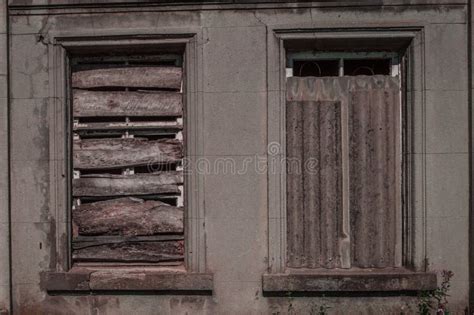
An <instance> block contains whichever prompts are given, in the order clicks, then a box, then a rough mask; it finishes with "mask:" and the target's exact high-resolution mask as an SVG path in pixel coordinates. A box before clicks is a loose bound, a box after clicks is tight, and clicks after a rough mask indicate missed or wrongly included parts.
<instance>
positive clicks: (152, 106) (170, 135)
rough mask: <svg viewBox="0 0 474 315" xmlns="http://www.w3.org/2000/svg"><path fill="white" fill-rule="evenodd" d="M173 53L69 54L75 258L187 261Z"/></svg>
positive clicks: (177, 70)
mask: <svg viewBox="0 0 474 315" xmlns="http://www.w3.org/2000/svg"><path fill="white" fill-rule="evenodd" d="M179 59H180V58H179V57H176V56H174V57H173V56H145V57H140V56H123V57H108V58H99V57H97V58H93V57H90V58H82V59H81V58H77V59H73V65H72V80H71V87H72V90H71V94H72V116H73V117H72V119H73V139H72V142H73V145H72V160H73V168H74V176H73V180H72V195H73V205H72V221H73V238H72V260H73V263H76V264H78V263H81V264H90V263H97V262H100V263H114V264H117V263H118V264H124V263H125V264H157V265H179V264H182V263H183V262H184V226H183V216H184V211H183V183H184V181H183V171H182V158H183V131H182V126H183V97H182V82H183V69H182V67H181V64H180V62H179Z"/></svg>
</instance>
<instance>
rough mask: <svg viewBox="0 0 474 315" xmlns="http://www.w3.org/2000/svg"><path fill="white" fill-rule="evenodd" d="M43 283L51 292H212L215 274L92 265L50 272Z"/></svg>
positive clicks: (203, 293)
mask: <svg viewBox="0 0 474 315" xmlns="http://www.w3.org/2000/svg"><path fill="white" fill-rule="evenodd" d="M42 286H43V288H44V289H45V290H46V291H48V292H49V293H61V292H77V293H100V292H108V293H110V292H115V291H117V292H126V291H148V292H156V293H158V294H159V293H160V292H161V293H162V294H163V293H169V294H174V293H175V294H180V293H181V294H183V293H186V294H199V295H205V294H212V290H213V275H212V274H209V273H190V272H186V271H181V270H179V271H176V270H157V269H155V268H140V269H138V268H116V269H111V268H108V269H89V268H72V269H71V270H70V271H68V272H47V273H45V274H44V275H43V277H42Z"/></svg>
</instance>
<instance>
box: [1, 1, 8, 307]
mask: <svg viewBox="0 0 474 315" xmlns="http://www.w3.org/2000/svg"><path fill="white" fill-rule="evenodd" d="M7 22H8V21H7V1H6V0H1V1H0V253H1V254H0V312H1V311H2V309H3V310H9V309H10V261H9V251H10V250H9V223H8V221H9V216H8V98H7V96H8V93H7V91H8V85H7V74H8V66H7V49H8V43H7Z"/></svg>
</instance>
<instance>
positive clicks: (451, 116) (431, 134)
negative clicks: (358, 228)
mask: <svg viewBox="0 0 474 315" xmlns="http://www.w3.org/2000/svg"><path fill="white" fill-rule="evenodd" d="M37 2H38V1H36V2H35V3H37ZM444 2H446V1H444ZM12 3H13V4H15V1H12ZM306 6H308V5H306ZM61 10H62V9H58V10H57V11H55V14H54V15H47V13H48V12H47V11H44V10H43V11H40V12H41V13H42V14H40V15H29V14H28V12H23V13H24V14H19V13H20V12H19V11H12V12H11V13H12V16H11V19H10V27H11V46H10V49H11V50H10V51H11V65H10V70H11V82H12V83H11V90H10V92H11V119H12V122H13V123H12V126H11V139H12V146H11V154H12V160H11V164H12V165H11V172H12V178H11V185H12V186H11V187H12V190H13V191H12V200H11V203H12V208H11V211H12V212H11V214H12V260H13V266H14V268H13V303H14V309H15V311H16V313H18V314H30V313H48V314H55V313H58V314H64V313H69V314H74V313H76V314H79V313H81V314H82V313H88V312H89V313H94V314H97V313H100V314H129V313H133V314H151V313H159V314H181V313H193V314H201V313H208V314H269V313H275V314H278V313H288V312H291V311H292V310H294V311H295V312H296V313H298V314H300V313H309V312H310V311H311V310H312V309H318V308H319V306H321V305H326V306H330V307H331V310H330V313H334V314H346V313H347V310H348V308H350V310H351V312H352V313H363V314H382V313H383V314H390V313H393V314H399V313H400V312H401V311H404V312H407V313H413V312H414V310H415V308H416V299H415V298H412V297H396V296H395V297H324V298H322V297H311V298H310V297H294V298H291V299H290V298H281V297H264V296H262V289H261V276H262V274H263V273H265V272H266V271H267V267H268V262H267V257H268V241H269V240H268V225H267V216H268V200H267V175H266V174H265V173H261V172H259V171H257V170H255V168H253V167H250V168H249V169H250V170H249V171H247V172H246V173H245V174H241V175H232V174H222V173H216V174H209V175H206V176H205V183H204V187H202V189H203V190H204V201H205V214H206V217H205V225H206V235H207V269H208V270H209V271H210V272H213V273H214V294H213V295H212V296H187V295H176V296H172V295H106V296H70V295H59V296H51V295H48V294H46V293H45V292H44V291H43V290H42V289H41V286H40V273H41V272H43V271H47V270H49V269H50V268H52V267H54V266H53V265H52V264H51V261H52V260H53V259H54V255H55V254H54V252H55V242H56V241H58V239H59V238H60V237H61V235H56V233H55V230H54V228H55V226H56V222H55V218H56V213H54V211H53V210H52V209H50V206H49V205H50V202H51V200H50V198H51V196H52V194H51V191H52V189H53V188H52V187H51V185H50V179H49V174H50V169H49V167H50V164H49V159H50V151H49V150H50V139H51V134H52V133H53V134H54V130H51V129H50V121H51V119H52V117H53V116H54V110H53V109H54V108H53V107H52V105H51V104H52V102H50V100H49V99H48V97H49V93H48V91H49V88H50V84H51V82H49V76H48V66H50V65H49V62H50V60H49V59H48V46H47V45H45V42H47V37H48V34H52V33H53V32H61V31H70V32H77V33H78V34H82V35H85V34H89V35H97V34H121V33H122V34H124V33H134V32H135V33H137V34H139V33H145V32H147V33H153V32H155V33H160V32H162V31H163V30H164V29H170V28H173V29H175V30H177V31H179V30H185V29H190V28H193V29H196V30H197V32H198V35H199V36H198V38H200V42H199V43H198V45H199V47H200V49H201V51H202V54H203V56H204V57H203V61H202V64H200V65H199V66H200V67H202V73H203V75H202V77H200V78H199V79H200V80H202V86H203V89H202V91H200V92H199V95H200V97H201V98H202V100H203V104H204V105H203V106H204V113H205V118H204V122H203V123H204V135H205V142H204V148H203V151H204V155H203V157H206V158H208V159H209V160H210V161H211V163H213V162H215V161H216V160H219V159H222V158H231V159H233V160H234V161H236V166H237V169H239V167H241V166H242V165H244V164H245V163H247V162H246V161H248V159H255V157H260V158H265V157H266V154H267V143H266V136H267V121H266V119H267V112H266V111H267V101H268V99H267V96H268V92H269V91H267V79H268V78H267V72H266V69H267V68H266V67H267V47H266V37H267V36H271V34H268V33H267V30H268V27H269V26H276V25H286V28H290V27H291V25H292V24H293V25H300V24H303V23H306V24H307V25H314V27H321V26H324V25H326V26H339V25H344V26H354V27H363V26H369V27H370V26H374V25H378V26H380V25H383V26H406V25H421V26H423V33H424V42H423V45H424V55H423V60H424V67H425V68H424V73H425V80H424V82H425V84H424V86H422V87H419V89H418V90H416V91H415V94H417V95H418V96H420V97H424V95H426V99H425V108H424V110H423V111H422V112H420V113H415V114H416V115H420V117H422V119H424V121H425V124H424V126H425V129H424V130H422V131H419V132H424V133H425V135H426V137H425V143H424V144H423V145H422V147H423V148H424V150H423V151H421V152H415V153H414V154H413V156H414V158H415V159H420V160H421V159H423V160H424V161H426V164H424V165H426V167H425V169H419V170H418V169H417V170H416V171H417V172H421V173H422V174H423V175H422V176H421V177H417V178H422V179H421V180H425V181H426V191H425V193H424V194H425V199H424V203H425V205H426V216H427V226H426V239H425V242H426V257H427V262H428V269H429V270H434V271H441V270H443V269H449V270H452V271H453V272H454V274H455V276H454V279H453V281H452V291H451V298H450V305H451V307H452V308H453V309H454V310H455V311H456V312H457V313H458V314H459V313H462V311H463V310H464V308H465V307H466V306H467V304H468V292H469V291H468V287H469V282H468V278H469V277H468V270H469V269H468V228H469V227H468V222H469V221H468V216H469V190H468V187H469V172H468V170H469V150H468V136H469V131H468V89H469V86H468V70H467V64H468V56H467V7H466V5H450V6H448V5H440V6H435V5H429V6H416V7H410V6H409V5H407V6H393V7H391V6H386V7H383V8H382V7H371V8H356V7H353V8H350V7H349V8H348V7H344V8H338V7H333V8H318V7H316V8H306V7H304V8H303V7H302V6H293V5H290V6H286V5H283V6H281V7H279V6H274V7H273V8H269V9H261V10H256V9H245V8H244V9H242V10H221V9H219V10H206V9H205V7H204V8H201V10H193V11H186V10H185V8H183V7H181V10H180V11H177V12H170V11H167V10H155V11H149V10H146V9H142V10H137V11H136V12H132V11H133V10H130V9H126V10H125V12H122V13H120V12H115V13H105V12H102V11H103V10H98V11H97V12H96V13H93V14H92V13H91V12H89V11H88V9H80V10H79V9H78V10H77V11H69V13H76V14H65V13H67V12H66V11H68V10H69V9H65V11H61ZM15 13H16V14H15ZM79 13H80V14H79ZM39 34H41V35H42V36H43V37H45V38H46V40H41V37H40V36H38V35H39ZM0 117H1V116H0ZM419 232H420V233H422V232H423V231H419ZM0 265H1V263H0Z"/></svg>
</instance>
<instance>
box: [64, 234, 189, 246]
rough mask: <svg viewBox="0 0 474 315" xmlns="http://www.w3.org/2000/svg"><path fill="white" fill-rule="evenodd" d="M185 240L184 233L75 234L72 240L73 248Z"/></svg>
mask: <svg viewBox="0 0 474 315" xmlns="http://www.w3.org/2000/svg"><path fill="white" fill-rule="evenodd" d="M181 240H184V235H183V234H159V235H152V236H128V237H127V236H115V235H100V236H84V235H78V236H75V237H74V238H73V240H72V249H81V248H86V247H91V246H98V245H107V244H119V243H137V242H163V241H181Z"/></svg>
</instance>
